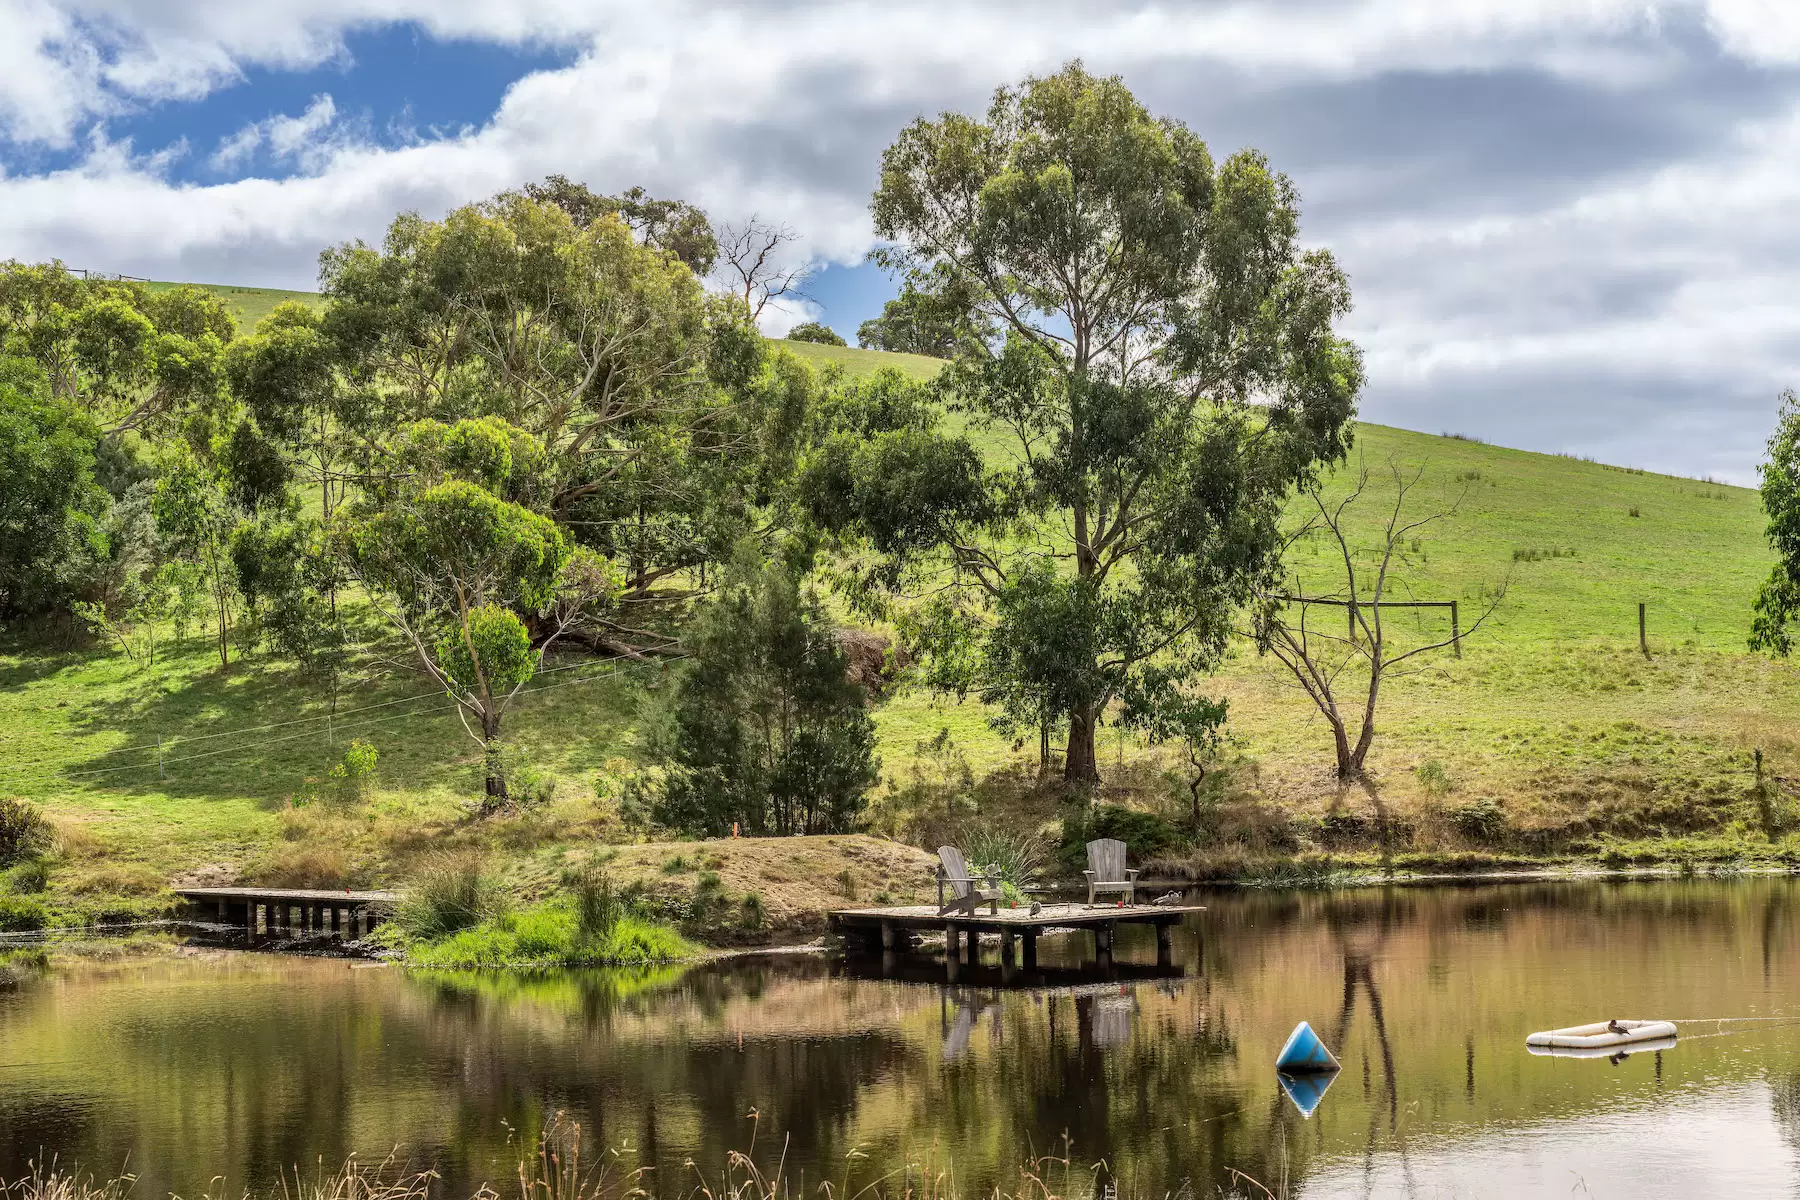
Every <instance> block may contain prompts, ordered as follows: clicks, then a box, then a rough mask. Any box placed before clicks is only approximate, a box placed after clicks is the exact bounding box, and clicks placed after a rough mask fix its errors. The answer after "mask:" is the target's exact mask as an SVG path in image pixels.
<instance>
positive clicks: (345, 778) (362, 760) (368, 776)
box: [327, 742, 381, 802]
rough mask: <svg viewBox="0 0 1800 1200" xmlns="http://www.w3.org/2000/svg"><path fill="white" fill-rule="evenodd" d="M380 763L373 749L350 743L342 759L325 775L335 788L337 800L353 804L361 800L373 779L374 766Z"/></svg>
mask: <svg viewBox="0 0 1800 1200" xmlns="http://www.w3.org/2000/svg"><path fill="white" fill-rule="evenodd" d="M379 761H381V755H379V754H377V753H376V751H375V747H373V746H371V745H370V744H369V743H367V742H351V743H350V748H349V749H348V750H346V751H344V757H343V758H341V759H340V760H338V761H337V762H336V763H334V764H333V765H332V768H331V770H330V771H328V772H327V775H329V776H330V778H331V782H332V786H334V787H335V788H337V793H338V798H339V799H341V800H347V801H350V802H355V801H358V800H361V799H362V798H363V793H364V791H365V790H366V789H367V788H368V786H369V782H370V781H371V780H372V779H374V778H375V764H376V763H377V762H379Z"/></svg>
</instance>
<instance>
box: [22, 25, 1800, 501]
mask: <svg viewBox="0 0 1800 1200" xmlns="http://www.w3.org/2000/svg"><path fill="white" fill-rule="evenodd" d="M0 31H3V33H4V36H0V259H4V258H9V257H10V258H17V259H21V260H26V261H36V260H42V259H48V258H60V259H62V260H63V261H64V262H66V263H68V264H69V265H70V266H74V267H81V268H86V269H89V270H100V271H106V272H111V273H123V274H129V275H138V276H144V277H148V278H153V279H184V280H196V281H203V282H210V283H234V284H244V285H260V286H271V287H289V288H310V287H312V286H314V281H315V277H316V267H317V260H318V254H319V252H320V250H321V249H323V248H325V247H326V246H328V245H332V244H336V243H339V242H344V241H348V240H351V239H355V238H362V239H365V240H369V241H378V240H379V239H380V237H381V234H382V231H383V230H384V229H385V228H386V226H387V224H388V222H389V221H390V220H391V219H392V218H393V216H394V214H395V213H396V212H399V211H402V210H417V211H419V212H423V213H426V214H427V215H433V216H436V215H441V214H442V213H443V212H445V211H447V210H448V209H450V208H453V207H455V206H456V205H459V204H464V203H468V202H471V201H475V200H479V199H482V198H484V197H486V196H489V195H492V194H493V193H495V192H497V191H500V190H503V189H506V188H510V187H516V186H518V185H520V184H521V183H524V182H526V181H528V180H533V179H538V178H542V177H543V176H544V175H547V174H550V173H560V174H564V175H567V176H569V177H571V178H574V179H579V180H584V181H586V182H587V183H588V184H590V185H591V186H593V187H594V188H595V189H596V190H598V191H603V192H609V191H618V190H622V189H624V188H626V187H630V186H633V185H641V186H643V187H645V188H647V189H648V190H649V191H650V192H651V193H652V194H655V195H661V196H671V197H679V198H683V199H687V200H690V201H692V202H694V203H698V204H700V205H701V206H702V207H704V208H705V209H707V210H708V212H710V213H711V214H712V215H713V216H714V218H715V219H716V220H721V221H741V220H744V219H746V218H748V217H750V216H751V215H753V214H755V215H760V216H761V217H762V218H764V219H766V220H773V221H779V222H784V223H786V224H787V225H789V226H791V227H792V228H793V229H794V230H795V231H796V232H797V233H798V234H799V235H800V241H798V242H797V243H796V253H798V254H800V255H803V256H805V257H806V258H807V259H809V260H810V261H811V262H812V263H813V264H814V266H815V267H816V268H817V272H816V274H815V276H814V278H813V281H812V283H811V285H810V287H809V288H808V294H809V297H810V299H809V300H808V301H807V302H805V303H802V304H799V305H796V306H791V307H789V308H786V309H783V310H781V311H779V312H772V313H771V314H770V316H769V318H768V320H767V321H766V323H765V326H766V329H767V331H768V332H771V333H780V332H782V331H783V330H784V329H785V328H786V327H787V326H788V325H789V324H791V323H792V322H794V321H796V320H801V319H807V318H813V317H816V318H819V319H822V320H824V321H825V322H826V323H828V324H830V325H832V326H834V327H835V328H836V329H837V330H838V331H839V332H840V333H842V334H844V335H845V336H846V337H847V338H850V339H851V340H852V341H854V338H855V331H856V327H857V325H858V324H860V323H861V322H862V321H863V320H865V319H867V318H868V317H870V316H873V315H875V314H877V313H878V312H879V311H880V308H881V305H882V303H883V302H884V301H885V300H886V299H887V298H888V297H890V296H891V295H893V293H894V290H895V287H894V284H893V283H892V281H890V280H889V279H888V278H886V277H885V276H884V275H883V274H882V273H881V272H880V271H879V270H878V269H877V268H875V267H873V266H870V265H866V263H865V256H866V255H867V253H868V251H869V250H870V249H871V248H872V247H873V246H874V244H875V242H874V234H873V231H872V229H871V225H870V220H869V215H868V200H869V195H870V192H871V190H872V189H873V186H874V183H875V179H876V171H877V164H878V162H879V157H880V153H881V151H882V149H883V148H884V147H885V146H886V145H887V144H888V143H889V142H890V141H891V140H892V139H893V137H894V135H895V133H896V132H897V131H898V130H899V129H900V127H901V126H902V125H903V124H905V123H906V122H907V121H909V120H911V119H912V118H914V117H916V116H919V115H921V114H924V115H935V114H936V113H939V112H942V111H963V112H978V111H980V110H981V109H983V108H984V107H985V104H986V101H987V97H988V96H989V94H990V93H991V92H992V90H993V89H994V88H995V87H996V86H998V85H1000V84H1003V83H1009V82H1015V81H1017V80H1018V79H1020V78H1022V77H1024V76H1026V75H1029V74H1032V73H1044V72H1049V71H1053V70H1055V69H1056V68H1057V67H1059V66H1060V65H1061V64H1062V63H1064V62H1065V61H1067V60H1069V59H1071V58H1074V57H1080V58H1082V59H1083V60H1084V61H1085V63H1086V65H1087V66H1088V68H1089V69H1090V70H1093V71H1096V72H1099V73H1107V74H1111V73H1117V74H1120V75H1122V76H1123V77H1124V79H1125V80H1126V82H1127V83H1128V84H1129V85H1130V86H1131V87H1132V88H1133V89H1134V90H1135V91H1136V92H1137V94H1138V95H1139V97H1140V98H1141V99H1142V100H1143V101H1144V102H1145V103H1146V104H1148V105H1149V106H1150V108H1151V109H1152V110H1153V111H1155V112H1157V113H1159V114H1163V115H1167V116H1172V117H1176V118H1179V119H1180V120H1183V121H1185V122H1186V123H1187V124H1188V125H1189V126H1191V127H1192V128H1193V129H1194V130H1195V131H1196V132H1197V133H1198V134H1200V136H1201V137H1203V138H1204V139H1205V140H1206V141H1207V143H1208V145H1209V146H1210V147H1211V148H1212V150H1213V151H1214V153H1215V155H1216V156H1218V157H1221V158H1222V157H1224V156H1225V155H1226V154H1228V153H1230V152H1231V151H1233V150H1236V149H1238V148H1240V147H1243V146H1255V147H1257V148H1259V149H1261V150H1263V151H1264V152H1265V153H1267V154H1268V155H1269V157H1270V158H1271V160H1272V162H1273V164H1274V166H1275V167H1277V168H1278V169H1280V170H1282V171H1285V172H1286V173H1287V174H1288V175H1290V176H1291V177H1292V178H1293V180H1294V182H1295V184H1296V186H1297V187H1298V189H1299V192H1300V195H1301V197H1302V200H1303V204H1304V208H1303V232H1304V237H1305V239H1306V240H1307V241H1308V242H1309V243H1312V244H1316V245H1320V246H1326V247H1329V248H1330V249H1331V250H1332V251H1333V252H1334V253H1335V254H1336V255H1337V256H1338V258H1339V260H1340V262H1341V263H1342V264H1343V266H1344V267H1345V269H1346V270H1347V272H1348V274H1349V276H1350V279H1351V284H1352V287H1353V289H1354V293H1355V303H1356V307H1355V311H1354V312H1353V313H1352V315H1351V316H1350V318H1349V319H1348V320H1347V322H1346V323H1345V326H1344V331H1345V333H1346V334H1347V335H1348V336H1350V337H1352V338H1354V339H1355V340H1356V341H1357V342H1358V343H1359V344H1360V345H1361V346H1362V347H1363V349H1364V352H1365V355H1366V358H1367V364H1368V373H1369V382H1368V387H1367V390H1366V392H1365V394H1364V397H1363V400H1362V406H1361V411H1362V415H1363V416H1364V417H1365V418H1366V419H1368V420H1373V421H1379V422H1383V423H1387V424H1392V425H1399V426H1403V427H1406V428H1412V429H1420V430H1425V431H1427V432H1432V433H1440V432H1451V433H1459V434H1464V435H1469V436H1475V437H1480V438H1483V439H1485V440H1487V441H1490V442H1495V443H1498V444H1502V445H1509V446H1518V447H1522V448H1526V449H1532V450H1543V451H1554V452H1562V453H1570V454H1578V455H1585V456H1590V457H1593V458H1597V459H1599V460H1601V461H1604V462H1613V463H1619V464H1623V465H1629V466H1638V467H1645V468H1649V469H1652V470H1658V471H1667V472H1671V473H1677V474H1683V475H1693V476H1712V477H1716V478H1720V479H1725V480H1729V481H1732V482H1737V483H1753V482H1754V481H1755V478H1756V464H1757V462H1758V461H1759V459H1760V456H1761V454H1762V447H1763V444H1764V442H1765V441H1766V439H1767V437H1768V434H1769V432H1770V430H1771V428H1772V426H1773V423H1774V417H1775V411H1776V407H1777V404H1778V397H1779V393H1780V392H1781V390H1782V389H1783V388H1786V387H1789V386H1796V387H1800V286H1797V285H1800V236H1797V233H1800V3H1795V2H1794V0H1629V2H1628V0H1361V2H1359V0H1263V2H1255V0H1244V2H1233V0H1202V2H1196V3H1187V4H1180V3H1143V2H1140V0H1094V2H1091V3H1089V2H1074V0H988V2H983V3H975V2H972V0H830V2H828V3H827V2H816V3H815V2H809V0H738V2H736V3H731V4H723V3H702V2H693V0H658V2H657V3H655V4H643V3H624V2H613V0H256V2H255V3H249V4H246V3H244V2H243V0H0Z"/></svg>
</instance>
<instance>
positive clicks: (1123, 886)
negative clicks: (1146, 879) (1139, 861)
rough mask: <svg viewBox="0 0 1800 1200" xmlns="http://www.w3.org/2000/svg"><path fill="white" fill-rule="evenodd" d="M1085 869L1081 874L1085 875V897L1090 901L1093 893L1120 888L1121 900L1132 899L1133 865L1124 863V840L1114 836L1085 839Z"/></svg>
mask: <svg viewBox="0 0 1800 1200" xmlns="http://www.w3.org/2000/svg"><path fill="white" fill-rule="evenodd" d="M1087 850H1088V869H1087V870H1085V871H1083V872H1082V874H1083V875H1085V876H1087V887H1088V899H1087V902H1088V903H1089V904H1092V903H1093V902H1094V897H1095V896H1096V895H1098V894H1100V893H1101V892H1122V893H1124V896H1125V903H1127V904H1134V903H1136V897H1137V877H1138V873H1137V868H1136V867H1127V866H1126V865H1125V843H1124V842H1121V841H1120V840H1119V839H1117V838H1097V839H1095V840H1094V841H1091V842H1089V843H1088V847H1087Z"/></svg>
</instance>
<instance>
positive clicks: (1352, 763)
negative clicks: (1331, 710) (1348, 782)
mask: <svg viewBox="0 0 1800 1200" xmlns="http://www.w3.org/2000/svg"><path fill="white" fill-rule="evenodd" d="M1328 719H1329V720H1330V721H1331V740H1332V744H1333V745H1334V746H1335V747H1336V748H1337V774H1338V778H1339V779H1355V778H1356V777H1357V776H1358V775H1360V774H1362V767H1361V765H1360V764H1358V763H1357V762H1356V760H1355V758H1354V756H1353V755H1352V754H1351V751H1350V735H1349V733H1348V732H1347V731H1346V730H1345V729H1344V723H1343V722H1342V721H1341V720H1338V719H1337V718H1336V717H1331V718H1328Z"/></svg>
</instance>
